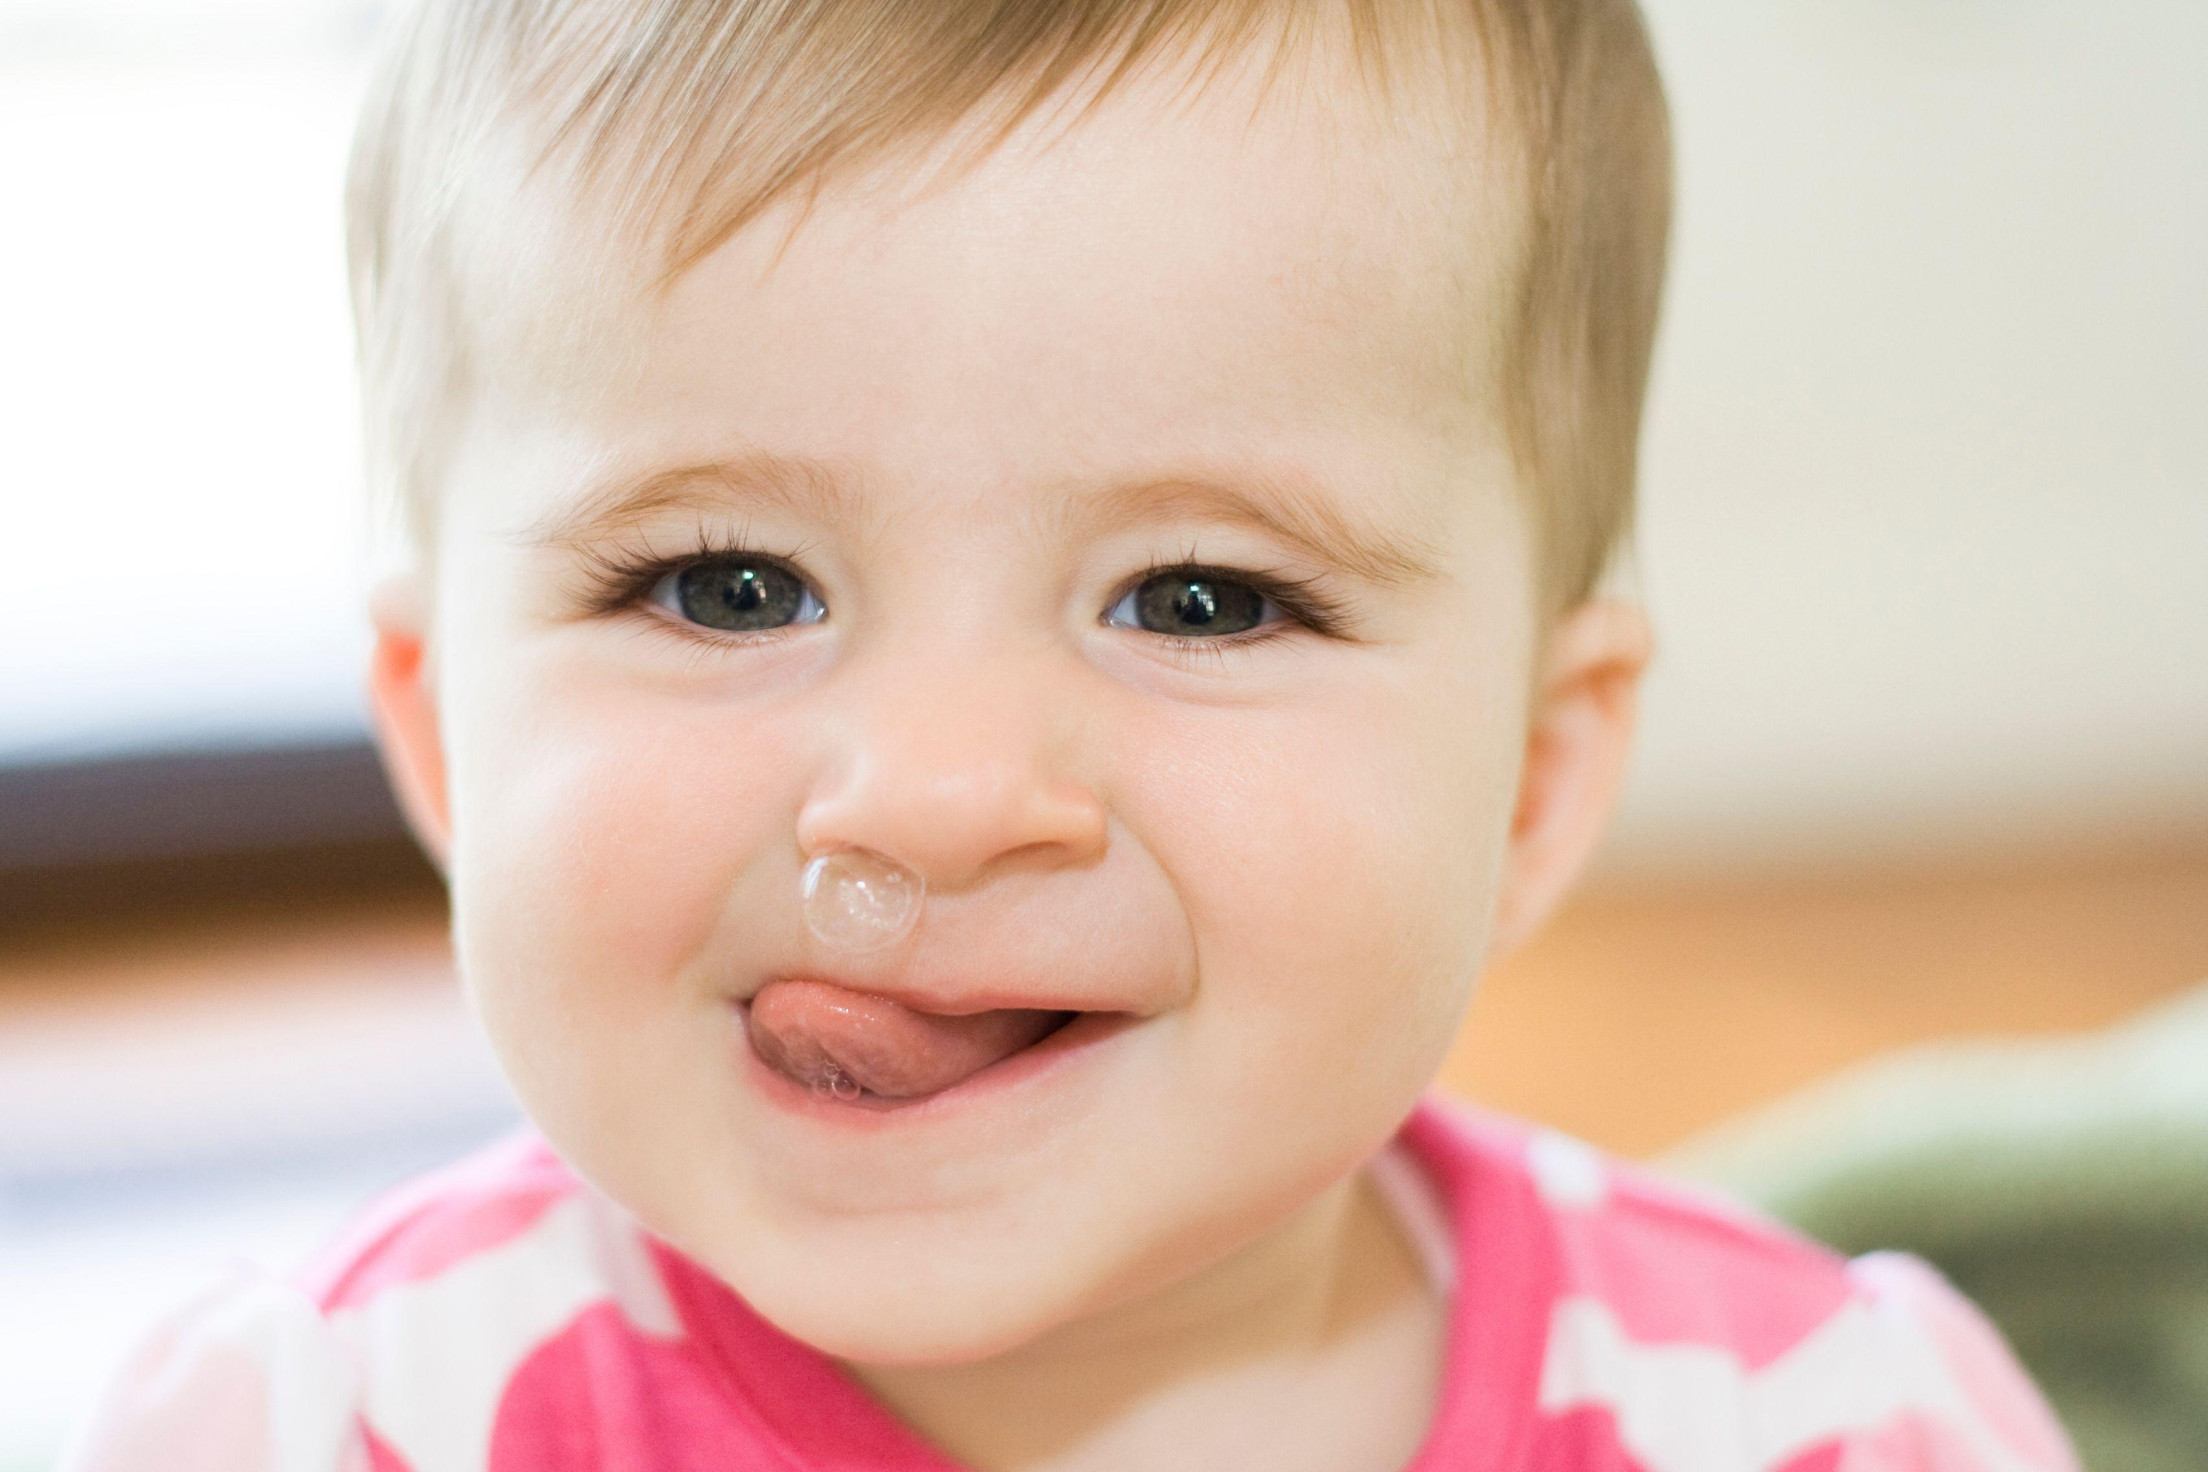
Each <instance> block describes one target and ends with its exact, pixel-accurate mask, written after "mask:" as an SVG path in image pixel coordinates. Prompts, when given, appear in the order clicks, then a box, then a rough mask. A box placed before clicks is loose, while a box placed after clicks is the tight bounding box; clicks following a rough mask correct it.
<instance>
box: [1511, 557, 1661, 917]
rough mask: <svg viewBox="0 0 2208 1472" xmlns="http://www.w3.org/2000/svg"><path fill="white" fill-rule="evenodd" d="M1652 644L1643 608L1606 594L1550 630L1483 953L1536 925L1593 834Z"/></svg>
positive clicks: (1629, 735) (1619, 773)
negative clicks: (1492, 919)
mask: <svg viewBox="0 0 2208 1472" xmlns="http://www.w3.org/2000/svg"><path fill="white" fill-rule="evenodd" d="M1653 650H1654V639H1653V637H1652V635H1651V634H1650V631H1649V627H1648V618H1647V615H1646V614H1644V613H1642V611H1641V610H1640V609H1639V608H1638V607H1636V606H1635V605H1633V604H1631V603H1626V602H1622V601H1620V600H1617V599H1611V598H1596V599H1590V600H1589V601H1588V602H1586V603H1583V604H1581V605H1580V606H1579V607H1577V608H1575V609H1573V610H1572V611H1571V612H1570V613H1569V614H1567V615H1565V617H1564V618H1563V619H1562V620H1561V621H1559V623H1558V624H1557V626H1556V628H1555V629H1554V630H1553V631H1552V632H1551V633H1550V635H1549V639H1548V646H1547V650H1546V653H1545V655H1544V656H1543V667H1542V670H1541V675H1540V679H1539V680H1538V681H1537V683H1536V686H1535V689H1534V692H1533V704H1532V708H1531V709H1530V710H1529V711H1528V713H1527V721H1526V752H1525V762H1524V764H1523V766H1522V768H1521V770H1520V773H1519V778H1518V802H1517V808H1516V810H1515V812H1514V813H1513V815H1512V817H1511V823H1510V840H1509V844H1508V849H1507V852H1506V855H1505V859H1504V866H1503V885H1502V893H1501V895H1500V897H1499V900H1498V903H1497V908H1496V917H1495V930H1494V934H1493V936H1492V937H1491V939H1490V942H1489V949H1488V955H1489V959H1490V960H1494V959H1499V958H1500V957H1501V956H1503V955H1504V954H1505V953H1507V952H1509V951H1512V950H1515V949H1516V948H1517V947H1518V946H1519V945H1520V944H1522V943H1523V942H1524V941H1525V940H1526V939H1527V938H1528V937H1530V936H1531V935H1532V934H1533V932H1534V931H1535V930H1536V929H1538V928H1539V927H1540V925H1541V923H1542V922H1543V921H1544V920H1546V919H1547V918H1548V917H1549V913H1550V912H1551V911H1552V910H1554V909H1555V908H1556V906H1557V903H1558V902H1559V901H1560V900H1562V899H1563V897H1564V893H1565V891H1566V890H1568V889H1570V888H1571V886H1572V882H1573V881H1574V880H1576V879H1577V878H1578V877H1579V874H1580V871H1581V870H1582V869H1583V868H1584V867H1585V866H1586V864H1587V860H1588V859H1589V858H1590V857H1591V856H1592V855H1593V854H1594V851H1595V846H1596V844H1597V843H1599V842H1600V841H1601V839H1602V834H1603V830H1604V829H1605V828H1606V827H1607V826H1608V824H1609V821H1610V813H1611V809H1612V807H1613V805H1614V804H1615V803H1616V801H1617V795H1618V789H1619V788H1620V786H1622V785H1623V782H1624V779H1625V765H1626V758H1627V756H1628V755H1630V753H1631V751H1632V746H1633V729H1634V718H1635V716H1636V714H1637V713H1638V710H1639V697H1640V684H1641V675H1642V673H1643V672H1644V671H1645V670H1646V669H1647V668H1648V661H1649V659H1650V656H1651V654H1652V653H1653Z"/></svg>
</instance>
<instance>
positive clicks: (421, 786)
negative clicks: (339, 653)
mask: <svg viewBox="0 0 2208 1472" xmlns="http://www.w3.org/2000/svg"><path fill="white" fill-rule="evenodd" d="M368 618H369V622H370V623H371V624H372V625H373V626H374V628H375V633H376V641H375V647H374V650H373V651H372V652H371V654H370V655H369V663H368V702H369V709H370V712H371V714H372V715H373V717H374V720H375V728H376V744H377V748H378V750H379V751H380V752H381V754H382V757H383V769H384V772H385V774H386V775H387V776H388V777H389V779H390V782H391V789H392V791H393V793H394V794H395V795H396V796H397V797H398V800H399V808H400V811H401V812H403V813H404V814H405V815H406V821H407V826H408V827H410V828H411V829H413V831H414V836H415V838H416V839H417V840H419V841H420V843H421V845H422V847H423V848H424V849H426V850H427V851H428V852H429V855H430V857H431V859H432V860H434V861H435V863H436V865H437V868H438V870H439V872H441V873H443V872H449V870H448V861H449V858H450V853H451V844H452V818H451V809H450V805H449V803H448V802H447V795H446V791H445V754H444V744H443V738H442V736H441V734H440V732H439V729H438V720H437V703H436V682H435V679H434V670H433V667H432V665H431V662H430V660H429V611H428V600H427V597H426V596H425V590H424V588H423V586H422V582H421V578H420V576H419V575H418V574H416V573H412V572H407V573H397V574H393V575H391V576H389V577H386V578H384V579H382V580H381V581H379V582H378V583H376V585H375V586H374V587H373V588H371V589H370V590H369V594H368Z"/></svg>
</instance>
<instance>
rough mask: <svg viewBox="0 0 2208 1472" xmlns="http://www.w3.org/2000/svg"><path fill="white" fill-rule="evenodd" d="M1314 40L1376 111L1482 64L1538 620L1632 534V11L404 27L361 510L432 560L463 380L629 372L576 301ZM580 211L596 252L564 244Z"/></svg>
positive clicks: (441, 6) (739, 13) (1650, 99)
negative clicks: (612, 368) (1009, 141)
mask: <svg viewBox="0 0 2208 1472" xmlns="http://www.w3.org/2000/svg"><path fill="white" fill-rule="evenodd" d="M1314 15H1323V16H1325V17H1327V18H1331V19H1335V20H1346V21H1347V22H1348V24H1349V27H1350V32H1351V36H1352V38H1353V40H1354V43H1355V51H1356V56H1357V59H1358V62H1359V65H1360V66H1361V67H1364V68H1365V69H1367V70H1368V71H1369V72H1370V73H1371V74H1372V76H1373V78H1374V87H1375V89H1376V95H1382V96H1385V95H1387V94H1388V92H1389V89H1391V88H1392V87H1393V86H1394V85H1395V84H1394V82H1393V80H1392V78H1393V75H1394V73H1393V71H1391V66H1390V63H1391V61H1394V62H1408V63H1410V64H1411V65H1413V66H1416V65H1419V64H1421V63H1422V62H1425V63H1430V62H1431V59H1432V58H1433V57H1435V56H1437V55H1454V56H1456V57H1458V58H1460V59H1461V58H1465V57H1477V59H1478V61H1479V63H1480V67H1479V70H1480V72H1481V74H1482V75H1483V76H1484V80H1485V82H1486V86H1485V88H1484V89H1483V91H1482V95H1484V97H1485V99H1486V108H1487V118H1488V121H1489V122H1490V123H1494V122H1496V121H1497V120H1498V119H1500V120H1501V126H1500V127H1499V128H1497V129H1496V132H1497V134H1498V136H1501V137H1504V138H1506V139H1507V140H1508V142H1509V145H1510V147H1511V149H1512V151H1513V152H1514V154H1515V155H1516V162H1517V164H1518V165H1519V167H1518V169H1517V170H1516V171H1515V172H1514V174H1513V177H1515V178H1516V179H1518V180H1520V181H1521V182H1522V183H1523V185H1524V187H1525V191H1526V196H1527V197H1526V199H1525V200H1524V205H1525V213H1524V218H1525V221H1526V228H1525V239H1524V240H1523V241H1522V242H1521V249H1522V252H1523V255H1522V259H1521V260H1520V261H1519V263H1518V267H1517V270H1516V271H1515V273H1514V275H1515V281H1514V282H1513V283H1512V288H1513V289H1512V291H1511V295H1510V296H1509V297H1508V299H1507V300H1506V303H1505V307H1504V317H1503V320H1502V322H1501V324H1500V333H1499V335H1500V338H1501V340H1500V341H1499V342H1496V343H1493V344H1489V345H1487V349H1488V351H1489V352H1490V353H1492V354H1493V355H1494V356H1493V360H1494V361H1495V362H1496V363H1497V364H1499V366H1500V369H1501V382H1502V383H1503V384H1504V385H1505V389H1504V412H1505V418H1506V426H1507V430H1508V433H1509V436H1510V445H1511V450H1512V453H1513V456H1514V458H1515V460H1516V463H1517V465H1518V467H1519V470H1520V473H1521V477H1522V479H1523V480H1524V482H1525V483H1526V485H1527V486H1528V488H1529V490H1530V493H1531V503H1530V505H1529V508H1528V509H1529V512H1530V514H1531V519H1532V522H1533V525H1534V528H1535V540H1536V551H1537V555H1538V557H1539V563H1540V567H1541V589H1542V593H1541V600H1540V601H1541V603H1542V605H1543V607H1542V612H1543V614H1544V616H1553V614H1554V613H1555V612H1557V611H1559V610H1561V609H1564V608H1568V607H1570V606H1571V605H1573V604H1574V603H1577V602H1578V601H1580V600H1581V599H1582V598H1584V597H1586V596H1587V595H1588V593H1589V592H1591V591H1592V589H1593V587H1594V585H1595V583H1596V582H1597V581H1598V579H1599V578H1600V576H1601V573H1602V571H1603V570H1604V568H1605V567H1606V566H1607V565H1608V563H1609V560H1610V556H1611V554H1612V552H1613V551H1614V549H1615V548H1616V546H1617V545H1618V544H1619V543H1620V542H1621V541H1622V540H1623V539H1624V538H1625V537H1626V536H1627V535H1628V534H1629V532H1630V528H1631V522H1632V518H1633V502H1634V495H1633V490H1634V481H1635V476H1636V464H1637V456H1638V444H1639V437H1640V417H1641V402H1642V397H1643V394H1644V391H1645V388H1646V383H1647V376H1648V365H1649V355H1650V350H1651V346H1652V343H1653V339H1654V335H1655V326H1656V315H1657V300H1658V296H1659V293H1660V289H1661V284H1662V279H1663V272H1664V257H1665V246H1666V237H1667V234H1668V230H1669V217H1670V198H1671V183H1670V167H1671V165H1670V140H1669V129H1668V121H1667V116H1666V109H1665V104H1664V99H1663V92H1662V86H1661V83H1660V82H1659V80H1658V78H1657V73H1656V67H1655V63H1654V59H1653V57H1652V55H1651V52H1650V48H1649V44H1648V39H1647V35H1646V32H1645V29H1644V27H1643V25H1642V22H1641V19H1640V16H1639V14H1638V12H1637V11H1636V9H1635V8H1634V5H1633V0H1341V5H1340V7H1339V8H1338V9H1325V8H1322V7H1320V6H1319V5H1317V4H1316V3H1314V0H925V3H921V0H423V3H420V4H418V5H417V6H416V7H415V9H414V10H413V12H412V13H411V14H410V15H409V16H408V17H406V19H405V20H404V22H403V23H402V24H400V25H399V26H398V27H397V28H396V29H395V30H394V31H393V33H392V39H391V44H390V45H389V47H388V49H387V50H386V52H385V54H384V57H383V59H382V62H381V64H380V66H379V67H378V70H377V72H376V75H375V77H374V79H373V81H372V83H371V86H370V90H369V95H368V98H367V101H366V103H365V105H364V107H363V110H362V114H361V119H360V124H359V129H358V132H357V134H356V138H355V143H354V154H353V161H352V168H351V174H350V178H349V181H348V188H347V197H346V215H347V247H348V254H349V258H350V266H351V281H352V292H353V309H354V317H355V322H356V326H357V329H358V347H359V359H360V370H361V395H362V409H363V419H364V430H365V438H366V445H367V454H368V473H369V481H370V487H371V491H372V493H373V494H375V495H376V496H377V497H379V498H380V499H381V500H382V501H383V502H384V504H386V505H387V506H389V507H391V508H392V509H393V510H395V511H396V513H397V519H398V522H399V524H400V525H401V526H402V527H403V528H404V531H405V534H406V536H407V538H408V540H409V542H410V543H411V544H412V545H413V547H414V548H415V549H416V550H417V551H418V552H419V553H421V554H423V555H425V556H426V555H430V552H431V549H432V548H433V546H434V520H435V505H434V501H435V498H434V496H433V494H432V488H433V487H434V485H435V484H436V482H437V479H438V477H439V475H440V473H441V465H440V455H441V454H442V453H443V452H444V450H445V449H446V448H447V447H448V444H449V437H450V434H451V431H452V427H453V425H454V424H455V423H456V422H457V420H458V419H459V418H460V416H461V415H462V414H463V413H464V412H465V406H466V403H467V400H468V396H469V394H470V393H471V391H472V389H473V387H474V385H475V384H477V383H478V382H480V381H481V374H482V365H483V363H484V362H487V361H491V360H494V359H495V360H498V361H500V362H501V365H502V367H504V366H506V364H507V360H508V359H509V358H513V359H516V360H525V363H526V366H527V367H528V368H529V369H530V370H531V371H555V370H552V369H549V368H546V367H545V366H544V365H548V364H553V363H556V362H558V361H559V360H560V357H561V354H560V352H559V351H556V350H550V349H549V347H548V343H547V340H546V336H545V334H546V332H547V331H550V332H551V333H552V335H553V336H555V337H560V336H564V338H565V339H566V341H565V346H566V347H567V348H570V349H572V348H575V347H588V348H589V349H590V350H592V351H600V352H612V351H618V349H617V348H616V347H614V346H612V345H611V344H610V343H609V342H608V341H607V340H604V339H601V338H598V337H595V336H594V335H593V334H594V333H595V332H596V331H597V330H598V328H597V326H595V325H594V324H593V323H592V322H591V321H590V320H589V319H588V318H587V315H577V314H576V313H574V312H573V311H571V310H566V308H567V307H568V305H569V303H568V301H567V300H566V298H570V297H573V296H574V295H575V293H574V291H573V288H575V287H577V286H581V287H583V288H584V292H583V294H584V295H590V294H593V293H595V294H596V295H599V296H605V295H607V294H608V287H609V285H611V286H620V285H628V286H632V287H637V288H642V289H646V290H649V289H653V288H655V287H658V286H664V285H665V284H666V283H667V282H669V281H671V280H672V279H674V278H675V277H676V276H678V275H679V274H680V273H681V272H682V271H683V270H684V269H686V268H687V267H688V266H690V265H691V264H694V263H695V262H696V261H697V260H698V259H700V258H701V257H702V256H704V255H705V254H706V253H708V252H709V251H711V250H712V249H713V248H714V247H715V246H716V245H718V244H719V243H720V242H722V241H724V240H726V239H727V238H728V237H729V236H730V235H732V234H733V233H734V232H736V231H737V230H739V229H741V228H742V227H743V226H744V225H745V224H746V223H747V222H748V221H750V220H752V219H753V218H755V217H756V216H758V215H759V214H760V213H761V212H762V211H763V210H765V209H766V208H767V207H768V206H769V205H771V204H773V203H774V202H776V201H777V200H779V199H781V198H783V197H784V196H786V195H788V194H790V193H791V192H792V191H794V190H798V189H801V188H803V189H810V190H812V191H815V192H817V191H818V190H819V188H820V187H821V185H822V183H823V181H824V180H825V179H827V178H829V177H831V176H833V175H834V174H835V173H836V171H837V170H840V169H846V168H857V167H861V166H864V165H866V164H868V163H872V162H877V161H879V160H880V159H881V158H882V157H883V156H884V155H887V154H889V153H891V152H892V151H893V150H895V149H898V148H900V147H910V146H915V145H923V144H926V143H929V142H932V141H938V140H941V139H942V138H944V137H946V136H947V135H948V134H949V133H950V132H951V131H952V130H953V129H954V127H955V126H956V125H958V124H959V123H960V122H961V121H962V120H964V119H967V118H968V117H970V116H972V115H974V114H975V113H976V112H977V110H978V109H980V108H981V107H982V106H983V105H984V104H987V103H990V102H992V101H996V100H1000V99H1003V98H1005V97H1007V96H1008V95H1009V96H1010V97H1011V99H1012V101H1013V103H1014V105H1013V106H1012V107H1011V108H1010V109H1009V110H1008V111H1007V112H1006V113H1005V115H1004V117H1003V119H1002V121H1001V123H1000V124H999V126H998V128H997V130H996V132H995V134H994V135H993V137H992V138H991V140H990V142H992V143H994V142H997V141H1001V140H1002V139H1003V138H1004V137H1005V136H1006V135H1008V134H1009V133H1010V132H1011V131H1012V129H1013V128H1014V127H1015V126H1017V124H1018V123H1019V122H1020V121H1021V120H1022V119H1024V118H1025V117H1026V116H1027V115H1028V114H1029V113H1030V112H1032V111H1033V110H1034V109H1035V108H1036V107H1037V106H1038V105H1040V104H1041V103H1042V102H1043V101H1044V100H1045V99H1046V98H1047V97H1049V96H1050V95H1051V94H1052V93H1053V92H1055V91H1056V90H1057V89H1058V88H1059V87H1060V86H1061V85H1063V84H1064V83H1065V82H1066V81H1067V80H1068V79H1069V78H1072V77H1074V76H1076V75H1079V74H1081V73H1083V72H1085V71H1087V70H1089V69H1091V68H1096V67H1099V66H1104V65H1108V66H1109V67H1110V70H1109V72H1108V74H1107V75H1106V77H1105V80H1104V82H1103V84H1102V85H1101V86H1100V87H1099V88H1098V89H1097V91H1096V92H1095V94H1094V96H1093V97H1092V98H1091V101H1090V104H1089V105H1090V106H1091V107H1093V106H1094V105H1096V103H1097V102H1099V101H1101V100H1102V98H1103V97H1104V96H1105V95H1107V94H1108V93H1109V92H1110V91H1111V90H1112V89H1113V87H1114V86H1116V85H1117V84H1118V83H1119V82H1120V80H1121V79H1122V78H1123V77H1125V76H1126V75H1127V74H1128V73H1129V72H1131V71H1132V70H1133V69H1134V68H1135V67H1136V66H1137V64H1138V63H1140V62H1141V61H1142V60H1143V59H1144V58H1145V57H1147V56H1149V55H1150V54H1152V53H1154V52H1157V51H1159V50H1161V49H1165V50H1169V51H1179V52H1181V53H1184V54H1185V53H1186V51H1187V50H1189V49H1190V43H1194V42H1197V41H1199V40H1201V41H1205V42H1208V45H1207V46H1206V47H1205V48H1204V54H1205V55H1206V56H1214V57H1220V58H1224V57H1228V56H1232V55H1236V54H1240V53H1241V52H1242V51H1243V49H1244V48H1245V47H1247V45H1248V44H1249V42H1250V39H1251V36H1252V33H1253V31H1255V30H1256V29H1257V28H1258V27H1259V26H1260V25H1261V24H1263V23H1264V22H1267V21H1270V22H1272V24H1273V25H1274V27H1275V36H1276V39H1287V40H1292V39H1293V38H1294V35H1295V33H1296V31H1297V30H1298V27H1299V22H1307V21H1309V20H1310V19H1311V18H1312V17H1313V16H1314ZM1022 84H1024V87H1023V85H1022ZM1464 105H1467V106H1476V105H1478V104H1474V103H1466V104H1464ZM517 180H519V181H522V182H523V183H524V184H525V185H533V186H534V194H532V193H531V192H530V190H529V189H528V188H524V189H520V190H517V188H516V181H517ZM532 199H534V200H535V201H536V203H537V206H538V207H537V208H536V209H535V211H534V212H532V209H531V207H530V201H531V200H532ZM586 202H587V204H589V205H590V206H592V207H594V208H595V210H596V211H597V213H596V214H594V215H593V216H592V223H594V224H602V225H605V226H606V227H608V228H604V229H593V230H582V229H578V228H576V225H577V212H578V211H580V210H581V209H583V208H584V206H585V204H586ZM494 244H495V249H494V248H493V246H494ZM1467 249H1468V250H1469V249H1471V246H1470V244H1469V243H1468V247H1467ZM562 287H565V288H568V290H567V291H565V292H564V294H563V293H561V291H560V288H562ZM531 292H535V293H537V294H538V295H540V296H542V295H545V294H547V293H550V294H555V295H562V305H563V311H562V312H560V313H548V312H546V311H544V310H543V308H542V306H541V304H540V305H539V306H538V307H536V308H533V309H532V308H524V313H523V315H527V316H530V318H531V326H530V328H529V329H528V332H527V333H517V331H516V330H515V328H514V327H513V325H512V322H511V320H508V319H502V318H501V316H500V313H499V312H498V311H496V310H495V309H494V303H495V302H497V301H499V300H501V299H503V300H504V301H506V302H507V303H513V302H515V301H517V300H520V299H522V298H524V297H526V296H528V295H529V294H530V293H531ZM510 316H511V314H509V319H510ZM531 334H533V335H531Z"/></svg>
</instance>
